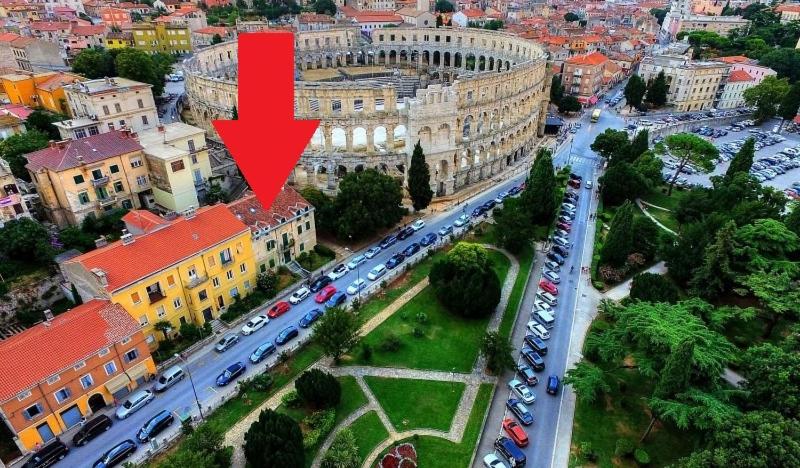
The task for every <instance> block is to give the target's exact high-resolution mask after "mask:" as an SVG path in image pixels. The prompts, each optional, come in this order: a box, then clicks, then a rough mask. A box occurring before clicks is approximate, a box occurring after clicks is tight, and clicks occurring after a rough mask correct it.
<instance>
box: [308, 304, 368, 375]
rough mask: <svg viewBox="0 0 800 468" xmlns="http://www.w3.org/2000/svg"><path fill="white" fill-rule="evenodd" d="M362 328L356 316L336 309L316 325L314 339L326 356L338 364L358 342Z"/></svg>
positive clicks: (328, 311) (326, 313)
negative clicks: (360, 328) (359, 330)
mask: <svg viewBox="0 0 800 468" xmlns="http://www.w3.org/2000/svg"><path fill="white" fill-rule="evenodd" d="M360 326H361V325H360V323H359V320H358V317H356V316H355V315H354V314H352V313H350V312H348V311H346V310H344V309H342V308H339V307H334V308H331V309H328V310H327V311H325V314H324V315H323V316H322V317H321V318H320V319H319V320H318V321H317V323H316V324H315V325H314V330H313V337H314V340H315V341H316V342H317V343H319V344H320V346H322V349H323V351H324V352H325V354H326V355H328V356H330V357H332V358H333V360H334V361H336V362H337V363H338V362H339V359H340V358H341V356H342V355H343V354H344V353H345V352H347V350H348V349H350V348H352V347H353V345H355V344H356V343H357V342H358V328H359V327H360Z"/></svg>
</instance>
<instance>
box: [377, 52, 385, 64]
mask: <svg viewBox="0 0 800 468" xmlns="http://www.w3.org/2000/svg"><path fill="white" fill-rule="evenodd" d="M378 63H384V64H385V63H386V51H385V50H379V51H378Z"/></svg>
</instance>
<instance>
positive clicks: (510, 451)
mask: <svg viewBox="0 0 800 468" xmlns="http://www.w3.org/2000/svg"><path fill="white" fill-rule="evenodd" d="M494 448H495V450H497V452H498V453H499V454H500V455H502V456H503V457H505V459H506V460H508V462H509V463H510V464H511V468H521V467H523V466H525V464H526V463H527V458H526V457H525V453H524V452H522V450H520V449H519V447H517V444H515V443H514V441H513V440H511V439H509V438H508V437H503V436H500V437H498V438H497V440H495V441H494Z"/></svg>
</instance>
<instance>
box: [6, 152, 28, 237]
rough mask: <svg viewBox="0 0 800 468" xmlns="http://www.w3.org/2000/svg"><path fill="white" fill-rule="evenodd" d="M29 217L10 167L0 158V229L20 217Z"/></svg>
mask: <svg viewBox="0 0 800 468" xmlns="http://www.w3.org/2000/svg"><path fill="white" fill-rule="evenodd" d="M26 216H27V217H30V213H29V212H28V207H27V205H26V204H25V201H24V200H23V199H22V193H21V192H20V190H19V186H18V185H17V180H16V179H15V178H14V174H12V173H11V167H9V165H8V162H6V160H5V159H2V158H0V227H2V226H3V224H5V223H7V222H8V221H11V220H14V219H19V218H21V217H26Z"/></svg>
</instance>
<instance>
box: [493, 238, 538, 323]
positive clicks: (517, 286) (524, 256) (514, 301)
mask: <svg viewBox="0 0 800 468" xmlns="http://www.w3.org/2000/svg"><path fill="white" fill-rule="evenodd" d="M534 254H535V252H534V249H533V247H526V248H525V249H524V250H523V251H522V252H521V253H520V254H519V255H518V256H517V261H518V262H519V274H517V278H516V280H515V281H514V287H513V288H512V289H511V295H510V296H509V297H508V305H506V310H505V311H504V312H503V319H502V321H501V322H500V327H499V329H498V332H499V333H500V335H502V336H505V337H510V336H511V330H512V328H513V327H514V322H515V321H516V319H517V309H519V303H520V301H522V294H523V293H524V292H525V284H527V282H528V277H529V276H530V273H531V267H532V266H533V258H534Z"/></svg>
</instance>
